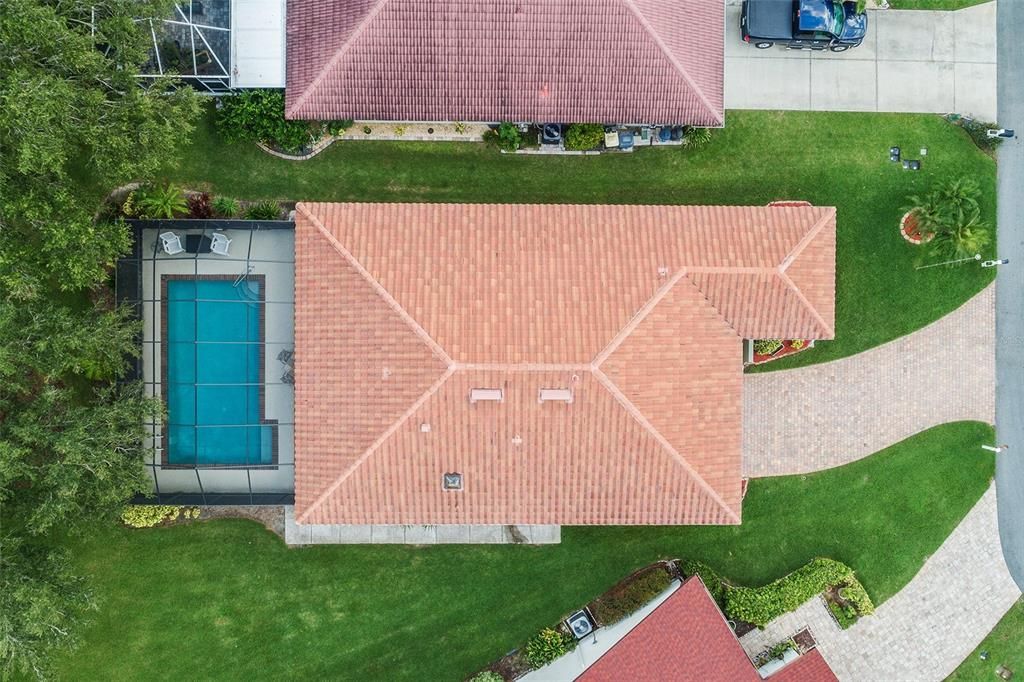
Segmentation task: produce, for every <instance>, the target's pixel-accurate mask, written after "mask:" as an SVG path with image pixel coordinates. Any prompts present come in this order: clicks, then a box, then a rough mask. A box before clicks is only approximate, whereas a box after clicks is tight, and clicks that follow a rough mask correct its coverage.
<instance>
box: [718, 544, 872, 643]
mask: <svg viewBox="0 0 1024 682" xmlns="http://www.w3.org/2000/svg"><path fill="white" fill-rule="evenodd" d="M834 585H845V586H848V592H850V593H851V596H852V595H857V597H858V598H857V599H851V600H850V601H851V602H853V603H854V605H855V606H856V607H857V610H858V611H859V612H860V613H862V614H867V613H871V612H873V611H874V604H872V603H871V599H870V597H868V594H867V592H866V591H865V590H864V588H863V586H861V584H860V582H859V581H858V580H857V578H856V577H855V576H854V574H853V569H852V568H850V567H849V566H847V565H846V564H844V563H841V562H839V561H835V560H833V559H822V558H818V559H814V560H813V561H811V562H810V563H809V564H807V565H806V566H804V567H802V568H798V569H797V570H795V571H793V572H792V573H790V574H789V575H787V576H785V577H783V578H779V579H778V580H776V581H775V582H772V583H769V584H767V585H765V586H763V587H729V588H728V589H727V590H726V594H725V611H726V613H727V614H729V617H730V618H735V619H739V620H745V621H747V622H748V623H753V624H754V625H757V626H759V627H763V626H764V625H766V624H767V623H768V622H769V621H772V620H774V619H775V618H778V617H779V616H781V615H782V614H784V613H788V612H790V611H792V610H793V609H795V608H797V607H798V606H800V605H801V604H803V603H804V602H805V601H807V600H808V599H810V598H811V597H813V596H814V595H816V594H821V593H822V592H824V591H825V590H827V589H828V588H829V587H832V586H834Z"/></svg>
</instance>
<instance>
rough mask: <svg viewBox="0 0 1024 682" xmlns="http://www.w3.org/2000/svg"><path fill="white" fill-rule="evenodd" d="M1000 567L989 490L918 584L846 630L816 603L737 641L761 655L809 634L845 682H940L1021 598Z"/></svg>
mask: <svg viewBox="0 0 1024 682" xmlns="http://www.w3.org/2000/svg"><path fill="white" fill-rule="evenodd" d="M1020 594H1021V593H1020V589H1018V587H1017V585H1016V583H1014V581H1013V578H1012V577H1010V573H1009V571H1008V570H1007V568H1006V564H1005V562H1004V561H1003V555H1002V552H1001V551H1000V549H999V532H998V530H997V528H996V492H995V487H993V486H990V487H989V489H988V491H987V492H986V493H985V494H984V495H983V496H982V497H981V499H980V500H979V501H978V503H977V504H976V505H975V506H974V508H973V509H972V510H971V511H970V512H969V513H968V514H967V516H965V517H964V519H963V521H961V522H960V525H959V526H957V527H956V529H955V530H954V531H953V533H952V534H950V536H949V537H948V538H946V541H945V542H944V543H942V546H941V547H939V549H938V550H937V551H936V552H935V554H933V555H932V556H931V557H930V558H929V559H928V561H926V562H925V564H924V567H922V568H921V570H920V572H918V574H917V575H916V576H914V579H913V580H911V581H910V583H908V584H907V585H906V586H905V587H904V588H903V589H902V590H900V591H899V593H898V594H896V595H895V596H893V597H892V598H891V599H889V601H887V602H885V603H884V604H882V605H881V606H879V607H878V610H877V611H876V612H875V614H874V615H873V616H869V617H867V618H863V619H861V620H860V621H859V622H857V624H856V625H854V626H853V627H852V628H850V629H849V630H840V629H839V626H838V625H836V624H835V622H834V621H833V620H832V618H831V616H829V615H828V613H827V612H826V610H825V606H824V604H823V603H822V601H821V600H820V599H819V598H818V597H815V598H814V599H812V600H810V601H808V602H806V603H805V604H804V605H803V606H801V607H799V608H798V609H797V610H795V611H793V612H791V613H787V614H786V615H784V616H781V617H779V618H777V619H775V620H774V621H772V622H771V623H769V624H768V625H767V626H766V627H765V629H764V630H754V631H753V632H751V633H749V634H747V635H745V636H744V637H743V638H741V639H740V643H741V644H742V645H743V648H744V649H745V650H746V651H747V653H748V654H751V655H756V654H758V653H760V652H761V651H763V650H764V649H765V648H766V647H768V646H771V645H773V644H775V643H776V642H779V641H781V640H783V639H786V638H787V637H790V636H792V635H793V634H794V633H795V632H797V631H799V630H801V629H803V628H804V627H808V628H809V629H810V630H811V633H812V634H813V635H814V639H815V640H817V642H818V649H819V650H820V651H821V653H822V655H823V656H824V657H825V660H827V661H828V663H829V665H830V666H831V667H832V670H834V671H835V673H836V675H837V676H838V677H839V679H840V680H856V681H857V682H864V681H869V680H880V681H881V680H942V679H943V678H945V677H946V676H947V675H949V674H950V673H952V672H953V671H954V670H955V669H956V667H957V666H958V665H960V663H961V661H963V660H964V659H965V658H966V657H967V656H969V655H970V654H971V652H972V651H973V650H974V648H975V647H976V646H978V644H979V643H980V642H981V640H982V639H984V638H985V636H986V635H987V634H988V633H989V631H990V630H991V629H992V628H993V627H995V625H996V623H998V622H999V619H1000V618H1002V616H1003V614H1004V613H1006V611H1007V610H1008V609H1009V608H1010V607H1011V606H1012V605H1013V603H1014V602H1015V601H1016V600H1017V598H1018V597H1020Z"/></svg>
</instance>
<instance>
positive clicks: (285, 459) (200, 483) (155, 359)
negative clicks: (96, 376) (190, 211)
mask: <svg viewBox="0 0 1024 682" xmlns="http://www.w3.org/2000/svg"><path fill="white" fill-rule="evenodd" d="M161 231H162V230H159V229H150V228H146V229H143V230H142V231H141V242H142V243H141V247H142V254H143V256H142V257H143V261H142V268H141V280H142V282H141V283H142V299H143V305H142V319H143V341H144V343H143V362H142V370H143V378H144V380H145V382H146V388H147V393H148V394H149V395H155V396H160V395H162V384H161V374H162V368H161V366H160V365H161V355H162V353H161V350H162V349H161V343H160V340H161V338H162V337H163V329H162V328H161V319H162V313H163V306H162V302H161V300H160V299H161V292H160V289H161V281H162V278H163V277H164V276H167V275H170V276H197V277H200V278H202V277H216V276H242V275H243V274H248V275H250V276H252V275H258V276H262V278H263V279H264V281H265V285H266V289H265V303H264V334H265V336H264V346H265V352H264V355H263V362H264V367H263V370H264V377H265V380H264V386H263V389H264V390H263V410H264V414H263V416H264V418H265V419H267V420H276V421H277V423H278V427H277V466H276V467H253V468H246V467H237V468H225V467H216V468H202V469H200V470H199V471H200V473H201V480H200V476H198V475H197V470H196V469H193V468H182V467H165V466H162V465H161V450H160V442H161V440H162V435H163V434H162V428H161V426H160V425H159V424H158V425H155V426H154V427H153V429H152V431H153V442H154V444H155V445H156V447H154V449H153V455H152V458H151V459H150V460H149V461H148V462H147V463H148V464H150V465H155V466H151V467H149V469H148V470H149V471H150V472H151V473H152V472H153V471H154V469H155V471H156V477H157V478H158V487H159V490H160V492H162V493H163V492H173V493H199V492H203V491H205V492H207V493H210V492H216V493H249V492H250V486H251V491H252V492H253V493H283V492H291V491H293V490H294V462H295V448H294V429H293V423H294V411H295V406H294V391H293V389H292V386H291V385H289V384H287V383H285V382H284V381H282V376H283V375H284V374H285V371H286V370H287V369H288V368H287V367H286V366H285V365H284V364H283V363H282V362H281V361H279V360H278V354H279V353H280V352H281V351H283V350H293V349H294V339H295V329H294V320H295V315H294V300H295V293H294V292H295V286H294V284H295V263H294V261H295V233H294V231H293V230H290V229H265V230H249V229H227V230H224V231H223V232H224V233H225V234H226V235H227V236H228V237H229V238H230V239H231V240H232V242H231V245H230V255H229V256H226V257H225V256H218V255H216V254H212V253H204V254H191V253H181V254H177V255H174V256H171V255H168V254H166V253H163V252H162V250H161V249H160V248H159V246H158V243H159V233H160V232H161ZM171 231H174V232H175V233H176V234H177V235H178V236H179V237H181V240H182V243H184V242H185V241H186V240H185V238H186V236H188V235H189V234H201V233H202V230H198V229H197V230H183V229H180V228H176V229H173V230H171ZM207 234H209V232H207Z"/></svg>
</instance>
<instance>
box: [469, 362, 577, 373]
mask: <svg viewBox="0 0 1024 682" xmlns="http://www.w3.org/2000/svg"><path fill="white" fill-rule="evenodd" d="M452 367H454V368H455V369H457V370H464V371H467V372H562V371H567V372H589V371H590V370H591V369H593V365H592V364H590V363H586V362H455V363H452Z"/></svg>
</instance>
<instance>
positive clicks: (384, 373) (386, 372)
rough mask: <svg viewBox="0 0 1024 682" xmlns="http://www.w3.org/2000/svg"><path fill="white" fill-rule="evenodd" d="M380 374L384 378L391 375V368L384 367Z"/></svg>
mask: <svg viewBox="0 0 1024 682" xmlns="http://www.w3.org/2000/svg"><path fill="white" fill-rule="evenodd" d="M380 375H381V376H382V377H383V378H385V379H387V378H388V377H389V376H391V368H390V367H385V368H384V369H382V370H381V372H380Z"/></svg>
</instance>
